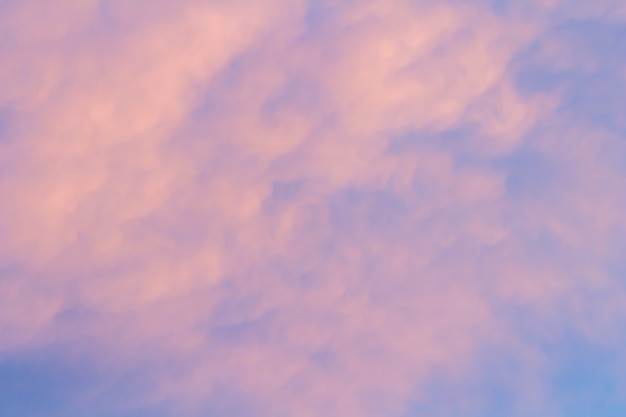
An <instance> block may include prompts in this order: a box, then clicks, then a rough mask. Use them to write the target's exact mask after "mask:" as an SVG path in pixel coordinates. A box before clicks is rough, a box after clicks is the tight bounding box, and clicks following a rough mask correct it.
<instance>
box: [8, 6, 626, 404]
mask: <svg viewBox="0 0 626 417" xmlns="http://www.w3.org/2000/svg"><path fill="white" fill-rule="evenodd" d="M157 3H158V4H157ZM157 3H154V2H144V1H133V2H125V3H123V2H109V3H107V4H108V6H107V7H108V9H106V13H107V16H108V17H107V19H109V20H105V19H104V18H103V17H102V14H103V13H105V12H103V11H102V10H103V9H102V7H104V6H103V5H102V4H100V3H99V2H97V1H91V2H89V1H85V2H76V1H64V2H60V3H59V2H57V3H55V7H49V6H48V5H46V4H44V3H43V2H36V1H24V2H21V3H20V4H19V5H17V6H14V8H13V9H11V10H10V11H9V12H6V13H2V23H1V24H0V26H2V27H3V29H2V30H3V32H4V33H3V34H2V35H4V36H7V37H9V39H11V40H10V42H9V43H8V45H9V46H3V57H2V58H0V64H1V67H0V68H1V71H2V72H1V73H0V74H1V75H0V82H1V84H0V100H1V102H2V103H3V104H4V105H8V106H10V107H11V108H13V109H15V112H16V114H17V116H16V119H15V120H16V121H15V123H16V128H15V134H14V136H15V137H14V138H13V140H9V141H6V142H0V164H2V167H3V168H2V172H1V173H0V200H1V201H3V203H2V204H1V205H0V260H1V261H2V262H5V263H14V264H15V265H17V267H16V268H15V271H17V272H15V275H14V276H12V275H11V274H12V273H11V272H9V273H8V278H2V279H1V280H0V331H2V332H3V334H6V335H8V336H5V337H2V338H0V352H3V351H4V352H8V351H12V350H20V349H28V348H35V347H41V346H46V345H47V344H49V343H59V344H62V345H67V346H70V347H73V348H74V349H76V350H77V351H81V352H87V354H88V355H92V356H93V357H94V358H97V360H101V361H104V362H106V363H110V364H112V365H111V366H112V368H113V369H119V370H122V369H125V368H127V367H129V366H130V365H131V364H142V365H144V366H146V367H148V368H150V369H151V370H152V371H153V372H155V373H156V374H157V375H158V379H159V380H158V382H156V383H155V386H154V389H153V390H151V391H150V392H148V393H147V394H146V396H145V398H143V397H142V398H140V399H137V401H139V402H140V403H150V402H158V401H160V400H170V401H173V402H174V403H175V404H176V406H177V407H180V410H183V411H181V412H182V413H183V414H184V413H192V411H190V410H196V408H201V407H202V406H203V405H204V403H205V402H206V401H207V398H209V397H210V396H211V395H212V393H213V392H214V391H215V390H216V387H217V386H218V385H219V384H220V383H221V382H222V381H229V382H232V383H233V384H234V385H235V386H236V387H237V389H238V390H240V391H241V392H242V393H243V395H245V396H247V397H248V398H251V401H253V402H254V403H256V404H258V407H260V409H261V410H262V411H259V415H293V416H309V415H310V416H319V415H326V416H377V415H396V414H397V415H399V414H400V413H402V412H403V411H404V410H405V408H406V407H407V401H409V400H410V399H411V398H413V397H414V396H415V395H418V396H419V395H421V394H420V393H422V392H423V391H424V390H426V387H425V384H426V383H427V382H428V380H429V378H430V377H431V376H432V374H433V372H434V371H435V370H441V369H445V370H446V372H448V373H450V374H452V375H460V374H463V373H465V372H467V369H468V367H470V365H471V361H472V360H473V358H474V354H475V352H476V351H477V350H478V349H479V348H480V347H481V346H484V345H486V344H489V343H492V342H494V341H498V342H499V341H502V340H504V341H505V343H507V346H512V347H511V349H520V350H524V349H525V347H524V342H523V341H521V340H520V339H519V338H518V337H517V335H516V334H515V333H514V332H512V331H511V330H510V329H509V328H508V327H507V326H508V321H507V318H506V317H502V316H500V315H499V313H498V308H499V306H500V304H501V303H505V302H508V301H511V300H513V301H514V302H520V303H525V304H527V305H531V306H533V307H534V308H537V309H542V310H541V311H548V312H550V311H552V310H550V306H551V305H553V303H555V302H556V301H558V300H562V299H563V298H566V297H568V296H570V295H571V294H572V293H576V291H577V288H578V287H577V286H578V285H583V286H584V285H589V286H592V287H593V286H600V287H602V286H603V285H604V286H606V287H610V286H611V285H612V284H611V282H607V281H603V274H602V273H601V272H598V271H599V269H598V262H600V261H599V260H602V259H604V257H606V256H607V255H606V254H607V253H611V251H612V250H614V249H613V248H614V245H615V242H614V241H612V240H611V238H610V236H609V235H610V234H611V229H612V228H615V227H620V228H623V227H624V215H623V213H624V211H623V192H621V191H619V192H618V191H617V190H621V189H623V184H622V182H623V181H621V180H620V179H618V178H616V175H615V171H614V170H613V168H612V167H606V166H601V165H599V164H598V163H597V162H596V161H597V157H598V155H599V154H601V153H602V150H601V149H600V148H601V145H597V144H598V143H600V142H601V141H604V140H605V139H604V137H603V136H602V133H599V132H596V131H594V130H593V129H590V130H589V131H583V132H582V133H581V132H580V131H578V133H576V132H572V130H571V129H569V128H568V127H567V126H565V125H564V123H562V122H560V121H559V120H558V119H557V116H555V115H554V114H555V112H556V109H557V107H558V105H559V104H560V100H561V97H560V96H559V94H558V93H554V94H543V95H537V96H524V95H522V94H520V92H519V91H518V90H517V89H516V86H515V79H514V77H513V74H511V70H510V63H511V60H512V59H513V58H514V56H515V55H516V54H517V53H518V52H519V51H520V50H521V49H522V48H525V47H526V46H527V45H528V44H529V43H531V42H533V41H535V40H536V38H537V37H538V36H540V34H541V33H542V31H543V30H544V29H545V22H541V21H540V19H522V18H520V17H519V16H518V15H515V16H512V17H503V16H497V15H495V14H494V13H493V12H492V11H490V10H489V9H487V8H486V7H482V6H481V5H478V4H474V5H451V4H449V3H436V4H435V3H433V2H417V3H416V2H410V1H384V0H377V1H363V2H345V3H342V2H337V3H332V4H330V6H329V7H331V9H332V16H333V17H332V19H330V20H329V21H328V22H327V25H328V26H327V27H325V28H324V30H323V31H320V32H319V33H316V32H314V31H313V30H312V29H307V27H306V23H305V18H306V13H307V10H306V5H305V4H304V2H299V1H295V2H294V1H283V0H275V1H264V2H229V3H228V4H226V3H225V2H200V1H185V2H178V3H176V4H174V3H171V2H157ZM551 4H552V3H551ZM551 7H552V6H551ZM554 7H556V6H554ZM307 30H309V32H307ZM554 48H555V49H557V50H558V51H562V48H559V47H558V45H556V46H554ZM550 50H551V49H550V45H548V49H547V50H546V51H547V52H546V53H547V54H548V55H550V57H551V59H553V61H552V63H553V64H554V65H556V66H559V65H565V66H568V65H569V61H568V58H567V56H561V57H559V56H555V55H554V54H549V53H548V52H549V51H550ZM547 115H552V116H551V117H548V116H547ZM546 120H548V121H547V122H546ZM540 123H549V124H551V125H553V126H554V127H553V129H554V131H553V132H549V134H547V135H546V137H541V138H539V139H537V143H536V144H534V145H536V146H537V147H539V148H541V150H543V151H545V153H546V154H549V155H551V156H553V157H554V158H555V159H557V160H559V161H561V162H562V163H563V164H564V166H566V167H567V169H568V172H578V173H579V175H580V177H577V178H576V179H575V180H576V181H575V182H576V183H577V184H578V185H579V187H582V188H581V189H582V191H580V189H577V190H574V189H565V188H563V189H562V188H561V187H558V186H557V187H555V188H556V190H554V192H555V195H556V196H555V197H554V198H555V200H556V201H552V200H550V199H548V198H547V199H545V200H543V201H536V200H532V201H530V202H528V201H514V200H513V199H512V198H511V196H510V195H509V194H507V193H508V190H507V177H506V172H503V171H502V170H498V169H495V168H494V167H493V166H492V165H489V164H480V163H474V164H473V165H472V164H471V163H468V164H466V165H463V164H461V163H459V160H460V159H462V158H463V157H464V156H467V155H464V154H463V149H465V148H464V146H466V147H468V148H471V149H472V151H473V152H474V155H477V157H476V158H477V159H481V158H482V160H491V159H495V158H500V157H506V156H507V155H510V154H511V153H513V152H514V151H515V150H516V149H518V148H519V147H520V146H522V144H523V143H522V142H523V141H530V140H529V139H527V138H526V137H525V136H524V135H525V134H527V133H528V132H529V131H530V130H531V129H533V128H534V127H536V126H537V125H539V124H540ZM466 128H467V129H469V128H471V129H473V132H474V134H472V135H468V138H467V139H461V140H466V141H467V144H461V145H459V147H456V148H455V147H450V146H446V145H445V144H443V143H442V142H443V140H439V141H438V140H436V139H424V140H423V141H422V142H420V143H419V144H418V145H416V147H415V148H414V149H410V150H408V151H405V152H394V151H393V150H392V145H393V141H394V138H398V137H401V136H403V135H404V136H411V135H419V134H422V133H428V134H431V135H435V136H437V135H444V134H445V133H446V132H449V131H452V130H454V129H466ZM577 128H578V127H577ZM564 135H566V136H567V140H565V139H564V138H563V137H564ZM602 143H604V142H602ZM459 149H460V150H459ZM568 164H571V165H568ZM4 167H6V168H4ZM578 169H580V170H578ZM583 172H584V174H583ZM597 184H602V187H603V188H597ZM281 186H283V187H285V188H284V189H283V191H282V192H281V191H280V190H281V189H280V187H281ZM615 193H617V194H615ZM543 232H545V233H548V234H550V236H552V237H553V239H555V240H556V241H558V243H559V244H561V245H564V246H565V247H568V248H573V249H572V251H573V253H576V254H578V253H584V254H587V255H588V258H582V259H577V260H569V259H559V260H558V263H550V262H544V261H542V260H541V259H539V258H538V257H533V256H531V255H529V256H526V254H527V252H532V249H533V248H532V246H533V245H534V244H536V242H535V241H534V240H533V239H534V238H535V237H536V236H537V235H540V234H541V233H543ZM569 262H572V263H571V264H569ZM575 267H576V268H580V270H579V271H581V274H583V275H584V277H582V278H580V281H577V280H576V279H572V278H571V276H570V274H571V273H572V271H573V270H574V269H575ZM581 282H582V283H581ZM616 302H617V301H616ZM73 308H80V309H84V310H85V311H88V312H89V313H90V314H91V316H89V315H87V317H86V318H84V319H76V320H69V321H67V320H66V321H64V320H65V319H63V317H64V314H66V313H67V312H68V311H70V312H71V311H72V309H73ZM567 308H568V311H572V312H573V313H572V314H574V315H575V314H578V313H576V311H577V310H576V307H573V306H567ZM583 310H584V308H583ZM613 311H614V310H611V312H608V313H607V316H608V317H609V318H608V319H606V320H607V321H610V319H611V317H614V316H613V314H614V313H613ZM520 346H521V347H520ZM528 355H529V356H532V354H530V353H529V354H528ZM529 361H530V359H529ZM416 392H417V393H418V394H416Z"/></svg>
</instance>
